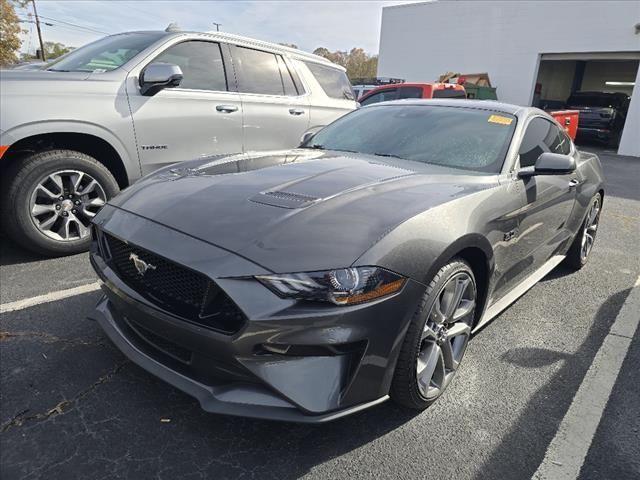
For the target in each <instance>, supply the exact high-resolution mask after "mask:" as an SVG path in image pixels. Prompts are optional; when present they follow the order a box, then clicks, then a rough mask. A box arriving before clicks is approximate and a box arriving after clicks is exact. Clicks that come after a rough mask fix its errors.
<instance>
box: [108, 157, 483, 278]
mask: <svg viewBox="0 0 640 480" xmlns="http://www.w3.org/2000/svg"><path fill="white" fill-rule="evenodd" d="M454 172H456V171H453V170H450V169H446V168H442V167H436V166H428V165H424V164H419V163H416V162H408V161H402V160H395V159H387V158H380V157H373V156H369V155H359V154H353V155H352V154H345V153H339V152H319V151H313V150H307V149H297V150H291V151H286V152H267V153H260V154H240V155H235V156H230V157H221V158H220V157H219V158H215V159H204V160H195V161H191V162H184V163H181V164H178V165H176V166H174V167H169V168H165V169H163V170H160V171H158V172H156V173H155V174H153V175H151V176H149V177H146V178H144V179H142V180H141V181H139V182H138V183H136V184H135V185H133V186H132V187H130V188H128V189H126V190H125V191H124V192H123V193H122V194H121V195H119V196H118V197H116V198H115V199H114V200H113V201H112V202H111V203H112V205H114V206H116V207H118V208H121V209H123V210H127V211H129V212H131V213H134V214H136V215H139V216H142V217H145V218H147V219H150V220H152V221H155V222H157V223H160V224H163V225H166V226H168V227H170V228H173V229H176V230H179V231H181V232H183V233H186V234H188V235H191V236H193V237H196V238H199V239H201V240H204V241H206V242H209V243H211V244H214V245H216V246H219V247H222V248H225V249H227V250H230V251H233V252H235V253H237V254H240V255H242V256H244V257H246V258H248V259H251V260H252V261H253V262H255V263H256V264H259V265H261V266H263V267H265V268H267V269H269V270H272V271H279V272H283V273H284V272H289V271H302V270H306V271H311V270H319V269H326V268H340V267H345V266H349V265H351V264H352V263H353V262H354V261H355V260H356V259H357V258H358V257H359V256H360V255H362V253H364V252H365V251H366V250H368V249H369V248H370V247H371V246H372V245H373V244H375V243H376V242H377V241H378V240H379V239H380V238H381V237H383V236H384V235H385V234H386V233H388V232H389V231H390V230H391V229H393V228H394V227H395V226H397V225H398V224H400V223H402V222H403V221H404V220H406V219H408V218H411V217H413V216H414V215H416V214H417V213H420V212H422V211H424V210H427V209H429V208H431V207H434V206H437V205H438V204H441V203H443V202H447V201H450V200H452V199H455V198H456V197H458V196H461V195H466V194H469V193H472V192H474V191H477V190H481V189H485V188H487V187H489V186H491V185H492V184H491V183H488V182H489V180H488V177H485V176H477V175H460V174H459V172H458V173H454ZM176 248H179V246H176Z"/></svg>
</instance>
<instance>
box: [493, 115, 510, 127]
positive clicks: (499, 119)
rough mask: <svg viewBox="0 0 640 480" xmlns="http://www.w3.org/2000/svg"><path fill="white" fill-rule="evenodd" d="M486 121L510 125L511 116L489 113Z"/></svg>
mask: <svg viewBox="0 0 640 480" xmlns="http://www.w3.org/2000/svg"><path fill="white" fill-rule="evenodd" d="M487 122H489V123H497V124H498V125H511V123H512V122H513V118H509V117H503V116H502V115H491V116H490V117H489V118H488V119H487Z"/></svg>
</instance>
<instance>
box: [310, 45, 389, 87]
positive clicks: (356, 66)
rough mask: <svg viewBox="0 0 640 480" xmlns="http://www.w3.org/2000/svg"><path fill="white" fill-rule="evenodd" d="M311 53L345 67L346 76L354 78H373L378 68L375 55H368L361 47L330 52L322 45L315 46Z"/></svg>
mask: <svg viewBox="0 0 640 480" xmlns="http://www.w3.org/2000/svg"><path fill="white" fill-rule="evenodd" d="M313 53H315V54H316V55H320V56H321V57H324V58H326V59H328V60H330V61H332V62H333V63H337V64H338V65H342V66H343V67H344V68H346V69H347V76H348V77H349V78H350V79H354V78H373V77H375V76H376V74H377V70H378V57H377V55H369V54H367V53H366V52H365V51H364V50H363V49H362V48H352V49H351V51H350V52H342V51H336V52H330V51H329V50H328V49H326V48H324V47H320V48H316V49H315V50H314V51H313Z"/></svg>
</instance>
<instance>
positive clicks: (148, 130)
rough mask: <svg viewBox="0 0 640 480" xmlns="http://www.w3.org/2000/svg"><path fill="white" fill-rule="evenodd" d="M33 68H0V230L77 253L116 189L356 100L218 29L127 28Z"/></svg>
mask: <svg viewBox="0 0 640 480" xmlns="http://www.w3.org/2000/svg"><path fill="white" fill-rule="evenodd" d="M43 68H44V69H42V70H35V71H3V72H1V73H0V81H1V85H0V94H1V102H2V109H1V114H0V115H1V117H0V157H2V161H0V168H1V169H2V171H1V172H0V175H1V176H2V182H3V185H2V187H3V188H2V190H1V194H2V198H0V203H1V204H2V209H3V212H2V215H1V216H2V219H3V222H4V229H5V230H6V231H7V232H8V233H9V234H10V235H11V236H12V237H13V238H14V239H16V240H17V241H18V242H19V243H20V244H21V245H24V246H26V247H28V248H30V249H31V250H34V251H37V252H40V253H44V254H48V255H61V254H69V253H75V252H79V251H82V250H84V249H86V247H87V246H88V242H89V222H90V220H91V218H92V217H93V216H94V215H95V213H96V212H97V210H98V209H99V208H100V207H101V206H102V205H103V204H104V203H105V202H106V201H107V200H108V199H109V198H110V197H111V196H113V195H115V194H116V193H117V192H118V191H119V190H120V189H122V188H124V187H126V186H127V185H129V184H130V183H131V182H133V181H134V180H136V179H137V178H139V177H140V176H142V175H145V174H147V173H149V172H151V171H153V170H155V169H156V168H159V167H161V166H163V165H166V164H170V163H174V162H177V161H182V160H189V159H193V158H197V157H200V156H210V155H217V154H228V153H239V152H246V151H250V150H272V149H285V148H292V147H295V146H297V145H298V144H299V142H300V138H301V137H302V135H303V134H304V133H305V132H306V131H308V130H311V129H314V128H317V127H322V126H324V125H327V124H328V123H330V122H332V121H333V120H335V119H337V118H338V117H340V116H342V115H343V114H345V113H347V112H348V111H350V110H353V109H354V108H356V102H355V97H354V94H353V90H352V88H351V84H350V83H349V80H348V79H347V76H346V74H345V70H344V68H342V67H340V66H338V65H335V64H333V63H331V62H329V61H328V60H326V59H324V58H322V57H319V56H316V55H312V54H309V53H305V52H302V51H300V50H296V49H292V48H288V47H283V46H280V45H275V44H271V43H266V42H261V41H257V40H252V39H248V38H243V37H239V36H236V35H229V34H224V33H193V32H129V33H123V34H118V35H112V36H109V37H105V38H103V39H101V40H98V41H96V42H94V43H91V44H89V45H86V46H85V47H82V48H80V49H78V50H75V51H73V52H72V53H70V54H68V55H66V56H64V57H63V58H61V59H60V60H58V61H57V62H55V63H53V64H49V65H46V66H45V67H43Z"/></svg>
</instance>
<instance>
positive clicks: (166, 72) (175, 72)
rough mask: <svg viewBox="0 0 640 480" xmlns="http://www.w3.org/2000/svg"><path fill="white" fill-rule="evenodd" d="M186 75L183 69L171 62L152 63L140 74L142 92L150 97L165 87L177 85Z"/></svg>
mask: <svg viewBox="0 0 640 480" xmlns="http://www.w3.org/2000/svg"><path fill="white" fill-rule="evenodd" d="M183 77H184V75H183V74H182V69H181V68H180V67H179V66H177V65H172V64H170V63H152V64H150V65H147V67H146V68H145V69H144V70H143V71H142V73H141V74H140V93H141V94H142V95H146V96H148V97H150V96H152V95H155V94H156V93H158V92H159V91H160V90H162V89H164V88H171V87H177V86H178V85H180V82H181V81H182V79H183Z"/></svg>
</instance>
